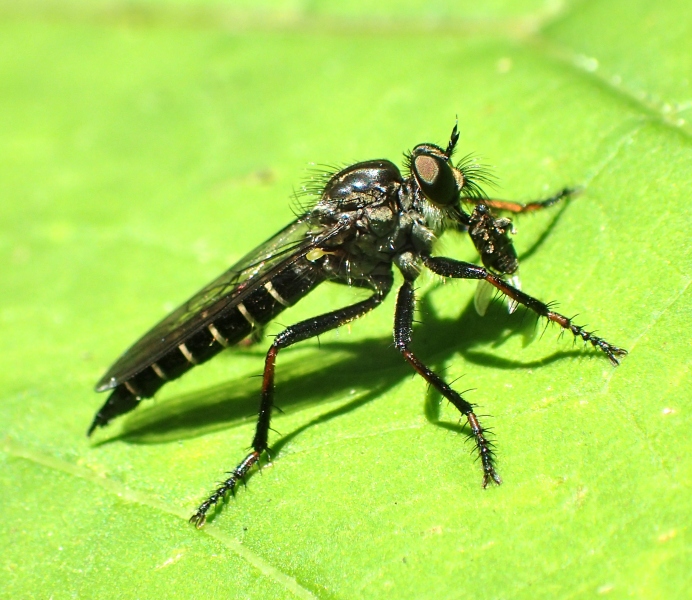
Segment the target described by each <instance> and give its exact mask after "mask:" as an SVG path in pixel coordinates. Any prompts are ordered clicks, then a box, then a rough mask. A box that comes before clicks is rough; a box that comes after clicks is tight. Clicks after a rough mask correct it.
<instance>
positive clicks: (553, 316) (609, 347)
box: [422, 255, 627, 366]
mask: <svg viewBox="0 0 692 600" xmlns="http://www.w3.org/2000/svg"><path fill="white" fill-rule="evenodd" d="M422 258H423V264H425V266H426V267H428V269H430V270H431V271H432V272H433V273H437V274H438V275H442V276H443V277H454V278H458V279H485V280H486V281H487V282H488V283H490V284H491V285H493V286H495V287H496V288H497V289H498V290H500V291H501V292H502V293H503V294H506V295H507V296H509V297H510V298H512V300H514V301H515V302H518V303H519V304H523V305H524V306H526V307H527V308H529V309H530V310H532V311H533V312H535V313H536V314H537V315H539V316H541V317H545V318H546V319H548V320H549V321H552V322H553V323H557V324H558V325H559V326H560V327H562V328H563V329H565V330H567V331H571V332H572V334H573V335H574V336H575V337H577V338H581V339H582V340H584V342H589V343H590V344H591V345H592V346H593V347H594V348H598V349H599V350H601V351H602V352H603V353H604V354H605V355H606V356H607V357H608V359H609V360H610V362H611V363H612V364H613V366H618V365H619V364H620V361H619V360H618V358H619V357H622V356H625V355H626V354H627V350H625V349H624V348H618V347H617V346H614V345H613V344H610V343H608V342H606V341H605V340H604V339H603V338H600V337H598V336H595V335H594V334H593V333H591V332H589V331H586V330H585V329H584V328H583V327H580V326H579V325H575V324H574V323H572V320H571V319H569V318H568V317H565V316H564V315H561V314H560V313H556V312H554V311H552V310H550V307H549V306H548V305H547V304H545V303H544V302H541V301H540V300H537V299H536V298H534V297H533V296H529V295H528V294H525V293H524V292H522V291H521V290H519V289H517V288H515V287H514V286H512V285H510V284H509V283H507V282H506V281H505V280H504V279H502V278H501V277H499V276H497V275H495V274H494V273H491V272H490V271H488V270H487V269H485V268H483V267H479V266H478V265H474V264H472V263H467V262H462V261H458V260H453V259H451V258H444V257H437V256H435V257H433V256H427V255H426V256H423V257H422Z"/></svg>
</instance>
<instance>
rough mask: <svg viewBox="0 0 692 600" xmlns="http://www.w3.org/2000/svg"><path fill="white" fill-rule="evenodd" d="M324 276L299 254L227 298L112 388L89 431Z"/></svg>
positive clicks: (293, 299)
mask: <svg viewBox="0 0 692 600" xmlns="http://www.w3.org/2000/svg"><path fill="white" fill-rule="evenodd" d="M324 278H325V276H324V274H323V272H322V271H321V269H320V268H319V266H318V265H316V264H315V263H313V262H310V261H308V260H307V259H305V258H303V257H301V258H299V259H297V260H296V261H295V262H293V263H291V264H289V265H287V266H286V267H285V268H284V269H283V270H281V271H279V272H278V273H277V274H276V275H275V276H274V277H273V278H272V279H271V280H270V281H268V282H266V283H265V284H264V285H261V286H258V287H257V289H255V290H253V291H252V292H251V293H250V294H248V296H247V297H246V298H244V299H243V301H242V302H236V303H231V304H230V305H229V307H228V308H226V309H225V310H223V311H222V312H221V313H219V315H218V316H217V317H216V318H215V319H214V320H213V321H212V322H210V323H206V324H204V325H201V326H200V328H199V329H198V330H196V331H194V332H193V333H191V334H190V335H189V336H188V337H187V338H186V339H184V341H183V342H182V343H181V344H179V345H178V346H177V347H175V348H173V349H171V350H170V351H169V352H167V353H166V354H164V355H163V356H162V357H161V358H159V359H157V360H156V361H155V362H151V363H149V364H146V363H143V364H142V369H141V370H140V371H139V372H137V373H136V374H135V375H133V376H132V377H130V378H129V379H127V380H126V381H123V382H122V383H120V384H119V385H118V386H117V387H115V388H114V389H113V391H112V392H111V395H110V396H109V397H108V400H107V401H106V402H105V404H104V405H103V406H102V407H101V409H100V410H99V411H98V413H96V416H95V417H94V421H93V423H92V424H91V427H90V428H89V434H91V433H92V432H93V431H94V429H96V427H102V426H103V425H106V423H108V422H109V421H110V420H111V419H114V418H115V417H117V416H119V415H122V414H124V413H126V412H129V411H131V410H133V409H134V408H136V407H137V405H138V404H139V401H140V400H142V399H143V398H151V397H152V396H153V395H154V394H155V393H156V391H157V390H158V389H159V388H160V387H161V386H163V385H164V384H165V383H166V382H167V381H171V380H173V379H177V378H178V377H180V376H181V375H182V374H183V373H185V372H187V371H189V370H190V369H191V368H192V367H194V366H195V365H199V364H201V363H203V362H206V361H207V360H209V359H210V358H212V357H213V356H215V355H216V354H218V353H219V352H221V350H223V349H224V348H227V347H229V346H233V345H234V344H237V343H238V342H240V341H241V340H243V339H244V338H246V337H247V336H248V335H249V334H250V332H251V331H252V330H253V328H255V327H258V326H262V325H265V324H267V323H268V322H269V321H270V320H271V319H273V318H274V317H276V316H277V315H278V314H279V313H281V312H282V311H283V310H285V309H286V308H287V307H288V306H291V305H292V304H295V303H296V302H297V301H298V300H300V299H301V298H303V297H304V296H305V295H306V294H307V293H308V292H310V291H311V290H313V289H314V288H315V287H316V286H317V285H319V284H320V283H321V282H322V281H324Z"/></svg>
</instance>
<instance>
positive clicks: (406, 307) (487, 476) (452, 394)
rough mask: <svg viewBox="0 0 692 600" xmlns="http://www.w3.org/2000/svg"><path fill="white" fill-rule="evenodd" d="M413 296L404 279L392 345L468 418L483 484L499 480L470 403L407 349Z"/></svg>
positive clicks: (488, 445)
mask: <svg viewBox="0 0 692 600" xmlns="http://www.w3.org/2000/svg"><path fill="white" fill-rule="evenodd" d="M414 304H415V298H414V293H413V285H412V283H411V282H410V281H408V280H407V281H405V282H404V285H402V286H401V289H400V290H399V296H398V297H397V301H396V314H395V317H394V345H395V346H396V349H397V350H398V351H399V352H401V354H402V355H403V357H404V358H405V359H406V361H408V363H409V364H410V365H411V366H412V367H413V368H414V369H415V370H416V372H417V373H418V374H419V375H421V376H422V377H423V378H424V379H425V380H426V381H427V382H428V383H429V384H430V385H432V386H433V387H434V388H435V389H436V390H437V391H438V392H440V393H441V394H442V395H443V396H444V397H445V398H447V400H449V401H450V402H451V403H452V404H453V405H454V406H456V408H457V409H458V410H459V412H460V413H461V414H463V415H464V416H465V417H466V419H467V420H468V423H469V427H470V428H471V434H472V435H473V439H474V441H475V442H476V449H477V450H478V455H479V456H480V458H481V463H482V464H483V487H486V486H487V485H488V483H490V482H491V481H494V482H495V483H497V484H500V483H502V480H501V479H500V476H499V475H498V474H497V473H496V472H495V466H494V464H493V453H492V449H491V447H490V446H491V444H490V442H489V441H488V440H487V438H486V437H485V435H484V434H485V432H486V430H485V429H483V427H481V424H480V423H479V422H478V417H477V416H476V415H475V414H474V412H473V405H472V404H471V403H470V402H468V401H466V400H464V398H462V397H461V394H459V393H458V392H456V391H455V390H453V389H452V388H451V387H450V386H449V385H448V384H447V383H446V382H445V381H444V380H443V379H442V378H441V377H440V376H439V375H437V373H435V372H433V371H432V370H431V369H430V368H428V367H427V366H426V365H424V364H423V363H422V362H421V361H420V359H419V358H418V357H417V356H416V355H415V354H414V353H413V352H412V351H411V349H410V348H409V345H410V344H411V337H412V332H413V310H414Z"/></svg>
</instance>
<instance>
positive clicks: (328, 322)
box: [190, 275, 392, 529]
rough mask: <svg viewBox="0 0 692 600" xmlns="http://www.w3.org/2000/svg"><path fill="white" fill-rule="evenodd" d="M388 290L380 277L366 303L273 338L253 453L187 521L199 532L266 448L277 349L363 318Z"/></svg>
mask: <svg viewBox="0 0 692 600" xmlns="http://www.w3.org/2000/svg"><path fill="white" fill-rule="evenodd" d="M391 287H392V279H391V275H390V276H389V277H388V278H382V279H380V280H378V281H377V282H376V284H375V293H374V294H373V295H372V296H370V298H368V299H367V300H363V301H362V302H357V303H355V304H352V305H350V306H346V307H344V308H341V309H338V310H335V311H332V312H329V313H326V314H323V315H320V316H318V317H313V318H312V319H307V320H305V321H301V322H300V323H296V324H295V325H292V326H290V327H287V328H286V329H284V330H283V331H282V332H281V333H280V334H279V335H277V336H276V338H275V339H274V343H273V344H272V345H271V347H270V348H269V351H268V352H267V357H266V359H265V363H264V375H263V378H262V398H261V401H260V409H259V416H258V418H257V428H256V430H255V437H254V438H253V440H252V452H250V454H248V455H247V456H246V457H245V458H244V459H243V460H242V461H241V462H240V464H239V465H238V466H237V467H236V468H235V469H233V471H231V472H230V477H228V478H227V479H226V480H225V481H223V482H221V483H220V484H219V486H218V487H217V488H216V489H215V490H214V492H213V493H212V494H211V495H210V496H209V498H207V499H206V500H205V501H204V502H202V504H200V505H199V507H198V508H197V511H196V512H195V514H194V515H192V517H191V518H190V523H193V524H194V525H195V526H196V527H197V528H198V529H199V528H200V527H202V526H203V525H204V523H205V521H206V515H207V512H208V511H209V509H210V508H211V507H212V506H214V505H215V504H217V503H218V502H219V501H220V500H221V499H223V498H224V497H225V496H226V494H228V493H229V492H231V493H232V492H233V491H234V490H235V487H236V485H237V484H238V481H242V480H243V478H244V476H245V475H246V473H247V472H248V471H249V470H250V468H251V467H252V466H253V465H254V464H255V463H257V462H259V459H260V456H261V454H262V452H264V451H266V450H267V449H268V445H267V441H268V437H269V424H270V421H271V412H272V407H273V405H274V371H275V367H276V356H277V354H278V353H279V350H281V349H282V348H287V347H288V346H291V345H293V344H295V343H297V342H301V341H303V340H307V339H309V338H312V337H316V336H318V335H321V334H323V333H325V332H327V331H330V330H332V329H336V328H337V327H340V326H341V325H345V324H346V323H349V322H350V321H353V320H355V319H357V318H359V317H362V316H363V315H364V314H366V313H368V312H370V311H371V310H373V309H374V308H376V307H377V306H379V305H380V304H381V303H382V301H383V300H384V298H385V297H386V295H387V293H388V292H389V290H390V289H391Z"/></svg>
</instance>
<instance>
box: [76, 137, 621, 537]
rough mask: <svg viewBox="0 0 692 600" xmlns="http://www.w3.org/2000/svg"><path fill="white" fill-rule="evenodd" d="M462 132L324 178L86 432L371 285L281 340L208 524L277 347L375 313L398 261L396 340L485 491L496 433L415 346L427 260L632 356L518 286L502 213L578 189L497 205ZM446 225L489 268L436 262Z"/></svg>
mask: <svg viewBox="0 0 692 600" xmlns="http://www.w3.org/2000/svg"><path fill="white" fill-rule="evenodd" d="M458 139H459V134H458V132H457V126H456V125H455V126H454V129H453V130H452V135H451V138H450V140H449V143H448V144H447V147H446V148H442V147H440V146H436V145H434V144H419V145H417V146H416V147H415V148H414V149H413V151H411V152H410V153H408V154H407V155H406V160H405V164H406V169H405V172H404V174H402V172H401V171H400V170H399V169H398V168H397V167H396V165H394V164H393V163H392V162H390V161H388V160H384V159H381V160H369V161H365V162H360V163H357V164H354V165H351V166H349V167H346V168H344V169H342V170H340V171H339V172H336V173H334V174H332V175H331V176H325V177H324V180H323V182H322V183H323V185H322V186H320V189H319V190H316V191H317V193H318V197H317V199H316V200H315V202H314V203H313V204H312V205H311V206H309V207H305V210H304V212H303V214H300V215H299V216H298V218H297V219H296V220H295V221H293V222H292V223H291V224H290V225H288V226H287V227H286V228H284V229H283V230H281V231H280V232H279V233H277V234H276V235H274V236H273V237H271V238H270V239H269V240H267V241H266V242H264V243H263V244H261V245H260V246H259V247H257V248H255V249H254V250H253V251H252V252H250V253H249V254H247V255H246V256H245V257H243V258H242V259H241V260H240V261H238V263H236V264H235V265H233V266H232V267H231V268H230V269H229V270H228V271H226V272H225V273H224V274H223V275H221V276H220V277H219V278H218V279H216V280H215V281H212V282H211V283H210V284H209V285H207V286H206V287H205V288H203V289H202V290H201V291H200V292H198V293H197V294H195V295H194V296H193V297H192V298H191V299H190V300H188V301H187V302H186V303H185V304H183V305H182V306H180V307H179V308H178V309H177V310H175V311H174V312H173V313H171V314H170V315H169V316H168V317H166V318H165V319H164V320H163V321H161V322H160V323H159V324H158V325H156V326H155V327H154V328H153V329H152V330H151V331H149V333H147V334H146V335H145V336H144V337H143V338H142V339H140V340H139V341H138V342H136V343H135V344H134V345H133V346H132V347H131V348H130V349H129V350H127V352H125V354H123V355H122V356H121V357H120V359H119V360H118V361H117V362H116V363H115V364H114V365H113V366H112V367H111V368H110V369H109V370H108V372H107V373H106V374H105V375H104V376H103V378H102V379H101V381H99V383H98V384H97V386H96V391H99V392H104V391H108V390H110V391H111V394H110V396H109V398H108V400H107V401H106V402H105V404H104V405H103V406H102V407H101V409H100V410H99V411H98V412H97V413H96V416H95V417H94V420H93V423H92V424H91V427H90V428H89V432H88V433H89V435H91V433H92V432H93V431H94V430H95V429H96V428H97V427H103V426H104V425H106V424H107V423H109V422H110V421H111V420H112V419H114V418H115V417H117V416H119V415H122V414H125V413H127V412H129V411H131V410H133V409H134V408H136V407H137V406H138V405H139V403H140V401H141V400H142V399H143V398H150V397H151V396H153V395H154V393H155V392H156V391H157V390H158V389H159V388H160V387H161V386H163V385H164V384H165V383H166V382H167V381H170V380H172V379H176V378H178V377H180V376H181V375H182V374H183V373H185V372H186V371H188V370H189V369H191V368H192V367H193V366H195V365H198V364H201V363H203V362H205V361H207V360H209V359H210V358H211V357H212V356H214V355H216V354H218V353H219V352H220V351H221V350H223V349H224V348H226V347H228V346H232V345H234V344H237V343H238V342H240V341H241V340H243V339H244V338H246V337H247V336H248V335H250V334H251V332H252V331H253V329H255V328H259V327H261V326H263V325H265V324H266V323H268V322H269V321H270V320H271V319H273V318H274V317H276V316H277V315H278V314H279V313H281V312H282V311H283V310H284V309H286V307H288V306H291V305H292V304H295V303H296V302H298V301H299V300H300V299H301V298H303V297H304V296H306V295H307V294H308V293H309V292H311V291H312V290H314V289H315V288H316V287H317V286H318V285H319V284H320V283H322V282H324V281H335V282H340V283H345V284H348V285H352V286H357V287H361V288H366V289H368V290H370V291H371V292H372V294H371V295H370V296H369V297H368V298H367V299H366V300H363V301H360V302H356V303H354V304H351V305H349V306H346V307H344V308H339V309H337V310H333V311H331V312H327V313H324V314H321V315H319V316H316V317H313V318H310V319H307V320H305V321H301V322H299V323H296V324H295V325H291V326H290V327H287V328H286V329H284V330H283V331H282V332H281V333H279V334H278V335H277V336H276V337H275V338H274V341H273V342H272V344H271V347H270V348H269V351H268V352H267V356H266V361H265V365H264V375H263V379H262V391H261V398H260V405H259V416H258V419H257V427H256V431H255V435H254V438H253V440H252V451H251V452H250V453H249V454H248V455H247V456H246V457H245V458H244V459H243V460H242V461H240V463H239V464H238V466H237V467H235V469H233V471H231V472H230V473H229V475H230V476H229V477H228V478H227V479H226V480H225V481H223V482H222V483H220V484H219V485H218V487H217V488H216V489H215V490H214V491H213V492H212V493H211V495H210V496H209V497H208V498H207V499H206V500H205V501H204V502H202V504H200V505H199V507H198V508H197V511H196V512H195V514H194V515H193V516H192V518H191V519H190V521H191V522H192V523H194V524H195V525H196V526H197V527H202V526H203V525H204V523H205V521H206V518H207V513H208V511H209V509H210V508H211V507H213V506H215V505H216V504H217V503H218V502H219V501H221V500H222V499H224V498H225V496H226V495H227V494H228V493H229V492H231V493H232V492H233V491H234V490H235V487H236V485H237V483H238V482H239V481H241V480H244V477H245V475H246V473H247V472H248V471H249V470H250V468H251V467H252V466H253V465H255V464H256V463H258V462H259V460H260V456H261V455H262V453H264V452H267V451H268V448H269V447H268V435H269V425H270V420H271V415H272V408H273V405H274V370H275V364H276V358H277V355H278V353H279V351H280V350H282V349H283V348H287V347H288V346H291V345H293V344H295V343H296V342H300V341H302V340H306V339H309V338H313V337H316V336H319V335H320V334H323V333H325V332H326V331H329V330H332V329H335V328H337V327H339V326H341V325H344V324H345V323H349V322H350V321H353V320H354V319H357V318H359V317H362V316H363V315H365V314H366V313H367V312H369V311H371V310H372V309H374V308H376V307H377V306H378V305H379V304H381V303H382V301H383V300H384V298H385V296H387V294H388V293H389V291H390V290H391V288H392V286H393V282H394V276H393V266H396V267H397V269H398V270H399V271H400V272H401V274H402V275H403V280H404V281H403V284H402V285H401V287H400V288H399V291H398V297H397V300H396V309H395V318H394V345H395V347H396V349H397V350H398V351H399V352H400V353H401V354H402V356H403V357H404V359H405V360H406V361H407V362H408V363H409V364H410V365H411V366H412V367H413V369H414V370H415V371H416V372H417V373H419V374H420V375H421V376H422V377H423V378H424V379H425V380H426V381H427V382H428V383H429V384H430V385H431V386H433V387H434V388H435V389H436V390H437V391H438V392H439V393H440V394H442V395H443V396H444V397H445V398H447V399H448V400H449V401H450V402H451V403H452V404H453V405H454V406H455V407H456V408H457V409H458V410H459V412H460V413H461V414H462V415H464V416H465V417H466V419H467V421H468V425H469V428H470V436H471V437H472V439H473V440H474V442H475V447H476V450H477V452H478V455H479V457H480V461H481V465H482V468H483V487H486V486H487V485H488V483H491V482H494V483H498V484H499V483H501V480H500V477H499V475H498V474H497V472H496V470H495V463H494V455H493V452H492V448H491V443H490V442H489V440H488V438H487V431H486V430H485V429H484V428H483V426H482V425H481V424H480V422H479V419H478V417H477V416H476V414H475V413H474V405H473V404H471V403H470V402H468V401H467V400H466V399H464V398H463V397H462V396H461V394H459V393H458V392H456V391H455V390H454V389H452V387H450V386H449V385H448V384H447V383H446V382H445V381H444V380H443V379H442V378H441V377H440V376H439V375H438V374H436V373H435V372H434V371H432V370H431V369H430V368H428V367H427V366H426V365H425V364H424V363H423V362H422V361H421V360H420V359H419V358H418V357H417V356H416V355H415V354H414V353H413V351H412V350H411V349H410V345H411V339H412V324H413V314H414V302H415V299H414V281H415V280H416V278H417V277H418V275H419V273H420V272H421V270H422V268H423V267H426V268H427V269H429V270H430V271H432V272H433V273H437V274H438V275H441V276H443V277H453V278H459V279H475V280H478V281H479V283H481V284H483V285H486V286H490V287H491V288H492V289H494V290H499V292H500V293H501V294H504V295H505V296H506V297H507V298H508V299H509V301H510V302H511V303H512V305H513V306H516V305H517V304H522V305H524V306H525V307H527V308H528V309H530V310H532V311H533V312H535V313H536V314H537V315H538V316H540V317H545V318H546V319H547V320H548V321H549V322H553V323H557V324H558V325H559V326H560V327H562V328H563V329H564V330H566V331H570V332H571V333H572V334H573V335H574V336H575V338H580V339H581V340H583V341H584V342H585V343H586V342H588V343H591V344H592V345H593V346H594V347H595V348H597V349H598V350H600V351H602V352H603V353H604V354H605V355H606V356H607V357H608V358H609V359H610V362H611V363H612V364H613V365H618V364H619V361H618V358H619V357H621V356H624V355H625V354H627V352H626V351H625V350H623V349H622V348H618V347H617V346H614V345H612V344H610V343H608V342H607V341H605V340H604V339H603V338H600V337H597V336H595V335H594V334H593V333H590V332H588V331H586V330H585V329H584V328H583V327H580V326H578V325H575V324H574V323H572V320H571V319H569V318H567V317H565V316H563V315H561V314H558V313H556V312H554V311H553V310H552V309H551V306H550V305H548V304H545V303H543V302H541V301H540V300H537V299H536V298H533V297H532V296H529V295H528V294H526V293H525V292H523V291H521V289H519V286H518V279H517V278H516V272H517V269H518V260H517V254H516V252H515V250H514V247H513V245H512V240H511V238H510V233H511V232H512V228H511V221H510V220H509V219H507V218H498V217H496V216H495V214H494V213H493V210H499V211H506V212H510V213H524V212H530V211H534V210H540V209H542V208H545V207H548V206H550V205H553V204H555V203H556V202H558V201H559V200H560V199H562V198H565V197H567V196H568V195H570V194H571V192H572V191H571V190H569V189H565V190H562V191H561V192H559V193H558V194H556V195H554V196H552V197H550V198H548V199H545V200H540V201H536V202H531V203H528V204H519V203H517V202H508V201H503V200H494V199H490V198H488V197H487V196H486V195H485V194H484V193H483V191H482V189H481V187H480V184H481V183H483V182H484V181H486V180H487V175H486V174H485V173H484V172H483V170H481V169H479V167H478V166H477V165H476V164H474V163H473V162H472V161H471V160H470V159H463V160H462V161H461V162H459V163H458V164H456V165H454V164H453V163H452V160H451V158H452V153H453V152H454V149H455V146H456V144H457V141H458ZM465 208H467V209H468V211H469V212H466V210H465ZM448 229H452V230H457V231H461V232H468V234H469V236H470V238H471V240H472V242H473V244H474V245H475V247H476V249H477V250H478V252H479V254H480V257H481V261H482V263H483V265H484V266H482V267H481V266H478V265H475V264H472V263H468V262H461V261H458V260H454V259H451V258H444V257H438V256H433V254H432V251H433V246H434V242H435V240H436V238H437V237H438V236H440V235H441V234H442V233H443V232H444V231H445V230H448ZM476 304H477V308H478V309H479V312H483V311H484V310H485V305H486V304H487V294H485V293H483V292H481V293H480V294H477V298H476Z"/></svg>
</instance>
